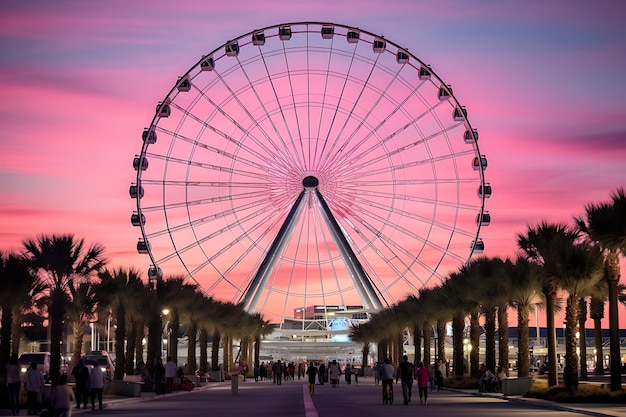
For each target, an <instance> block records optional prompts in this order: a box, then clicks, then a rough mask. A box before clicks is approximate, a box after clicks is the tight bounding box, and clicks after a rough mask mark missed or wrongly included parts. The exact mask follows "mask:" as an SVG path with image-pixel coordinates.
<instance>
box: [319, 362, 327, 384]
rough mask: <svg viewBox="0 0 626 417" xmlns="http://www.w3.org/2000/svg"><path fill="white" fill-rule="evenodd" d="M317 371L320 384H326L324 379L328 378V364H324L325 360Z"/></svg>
mask: <svg viewBox="0 0 626 417" xmlns="http://www.w3.org/2000/svg"><path fill="white" fill-rule="evenodd" d="M317 373H318V378H317V379H318V380H319V381H320V385H324V381H325V380H326V365H324V362H322V363H320V367H319V369H318V370H317Z"/></svg>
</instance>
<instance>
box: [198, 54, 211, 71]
mask: <svg viewBox="0 0 626 417" xmlns="http://www.w3.org/2000/svg"><path fill="white" fill-rule="evenodd" d="M214 69H215V59H213V57H212V56H209V57H206V58H204V59H203V60H202V61H201V62H200V70H202V71H213V70H214Z"/></svg>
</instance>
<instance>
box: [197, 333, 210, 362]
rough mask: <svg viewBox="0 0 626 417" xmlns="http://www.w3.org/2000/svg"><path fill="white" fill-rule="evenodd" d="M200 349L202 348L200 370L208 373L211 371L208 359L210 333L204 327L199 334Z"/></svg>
mask: <svg viewBox="0 0 626 417" xmlns="http://www.w3.org/2000/svg"><path fill="white" fill-rule="evenodd" d="M198 339H200V342H199V348H200V367H199V369H200V370H201V371H202V372H207V371H208V370H209V366H208V365H209V364H208V358H207V349H208V345H209V342H208V341H209V331H208V330H207V328H206V327H204V326H202V327H201V328H200V332H199V334H198Z"/></svg>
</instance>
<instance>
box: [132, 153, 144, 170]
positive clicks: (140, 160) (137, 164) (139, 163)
mask: <svg viewBox="0 0 626 417" xmlns="http://www.w3.org/2000/svg"><path fill="white" fill-rule="evenodd" d="M133 168H134V169H135V171H139V170H141V171H145V170H146V169H148V158H146V157H145V156H136V157H135V158H134V159H133Z"/></svg>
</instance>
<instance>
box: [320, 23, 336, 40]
mask: <svg viewBox="0 0 626 417" xmlns="http://www.w3.org/2000/svg"><path fill="white" fill-rule="evenodd" d="M334 34H335V27H334V26H330V25H324V26H322V39H332V38H333V35H334Z"/></svg>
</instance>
